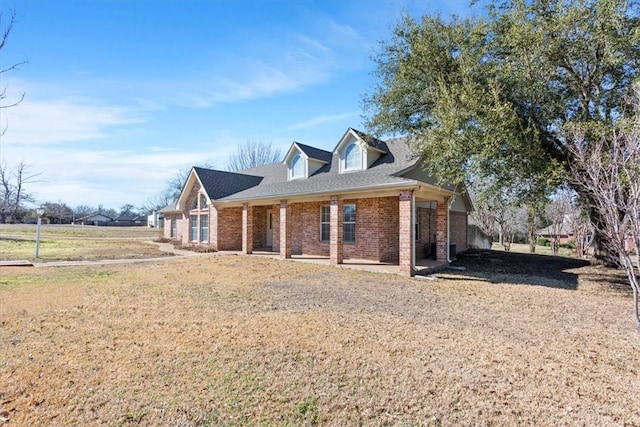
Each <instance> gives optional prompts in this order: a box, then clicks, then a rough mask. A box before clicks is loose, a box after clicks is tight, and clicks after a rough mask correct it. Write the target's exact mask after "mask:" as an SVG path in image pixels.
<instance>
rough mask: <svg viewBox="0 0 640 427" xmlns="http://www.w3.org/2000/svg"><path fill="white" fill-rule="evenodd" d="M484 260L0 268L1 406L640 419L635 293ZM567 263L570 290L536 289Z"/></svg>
mask: <svg viewBox="0 0 640 427" xmlns="http://www.w3.org/2000/svg"><path fill="white" fill-rule="evenodd" d="M489 256H492V255H491V254H489ZM500 258H502V256H500ZM459 259H460V258H459ZM502 259H503V258H502ZM503 261H504V259H503ZM525 261H527V259H526V258H525V259H522V260H520V262H525ZM460 262H462V259H461V261H460ZM489 262H490V261H489ZM474 263H475V264H474ZM494 264H495V263H493V264H488V263H487V262H485V260H482V259H477V262H476V258H473V257H472V258H470V259H469V260H468V262H466V261H465V265H466V266H467V268H468V269H467V271H465V272H464V274H466V275H467V276H468V278H464V277H456V274H457V273H456V272H450V273H451V274H449V273H448V274H446V275H444V276H445V277H446V278H444V277H443V278H442V279H439V280H437V281H424V280H420V279H405V278H401V277H399V276H393V275H385V274H373V273H364V272H358V271H352V270H346V269H336V268H331V267H322V266H317V265H309V264H302V263H293V262H280V261H276V260H270V259H265V258H258V257H241V256H211V255H202V256H200V257H198V258H197V259H181V260H172V261H171V262H163V263H153V264H143V265H142V264H140V265H127V266H108V267H95V268H94V267H83V268H63V269H57V268H56V269H47V270H46V271H44V270H40V269H29V270H28V271H25V270H24V269H7V270H3V273H4V272H5V271H7V272H8V273H7V275H3V277H2V278H0V416H2V417H4V418H8V419H9V422H8V425H74V424H83V425H87V424H108V425H134V424H136V425H137V424H143V425H248V424H251V425H363V424H364V425H518V424H521V425H532V424H542V425H551V424H553V425H558V424H560V425H563V424H564V425H568V424H571V425H575V424H577V425H640V415H639V414H638V412H637V408H638V407H640V393H637V392H638V390H640V382H639V376H638V372H637V370H636V368H635V367H634V364H633V363H629V362H630V361H633V360H635V359H636V358H637V354H638V352H639V351H640V337H638V336H637V334H636V333H635V331H634V326H633V322H632V321H631V318H630V310H631V301H630V299H629V297H628V295H626V294H624V293H620V292H611V290H610V289H609V287H608V285H607V284H606V283H605V282H604V281H599V280H593V279H594V276H593V275H592V274H591V273H592V270H591V269H590V267H581V266H579V265H575V264H572V265H562V264H553V262H552V263H551V264H548V265H545V264H542V265H541V264H539V260H538V259H534V260H531V262H530V264H529V265H526V266H525V265H521V268H519V269H517V270H512V267H511V266H510V265H508V266H505V265H501V266H500V268H502V269H503V271H502V272H501V273H500V274H503V275H504V276H501V277H502V278H501V279H500V280H492V279H491V277H490V275H491V273H492V272H493V269H492V267H491V265H494ZM498 264H499V263H498ZM551 269H553V270H555V271H556V273H550V272H549V270H551ZM523 271H527V272H528V274H527V275H530V276H532V277H533V278H532V279H529V280H525V279H524V276H526V275H525V274H523V273H522V272H523ZM561 273H564V274H561ZM565 274H570V275H572V277H576V279H575V282H576V285H573V284H569V285H567V286H558V285H557V284H554V285H552V286H541V284H543V283H545V281H553V282H554V283H556V282H559V281H562V280H564V279H566V278H568V276H566V275H565ZM509 277H512V279H511V280H510V279H509ZM469 278H471V279H473V280H469ZM527 281H530V282H532V284H533V286H531V285H526V282H527ZM570 282H573V279H571V280H570ZM38 296H43V297H44V298H45V299H46V300H47V301H49V302H50V303H43V302H39V299H38ZM54 301H55V303H54Z"/></svg>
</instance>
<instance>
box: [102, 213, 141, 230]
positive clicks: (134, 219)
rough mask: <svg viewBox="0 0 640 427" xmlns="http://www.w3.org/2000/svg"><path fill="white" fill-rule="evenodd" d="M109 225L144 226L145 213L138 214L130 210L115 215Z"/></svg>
mask: <svg viewBox="0 0 640 427" xmlns="http://www.w3.org/2000/svg"><path fill="white" fill-rule="evenodd" d="M109 225H113V226H116V227H133V226H146V225H147V217H146V216H145V215H138V214H135V213H132V212H129V213H126V212H125V213H121V214H120V215H118V216H117V217H115V218H114V219H113V222H112V223H111V224H109Z"/></svg>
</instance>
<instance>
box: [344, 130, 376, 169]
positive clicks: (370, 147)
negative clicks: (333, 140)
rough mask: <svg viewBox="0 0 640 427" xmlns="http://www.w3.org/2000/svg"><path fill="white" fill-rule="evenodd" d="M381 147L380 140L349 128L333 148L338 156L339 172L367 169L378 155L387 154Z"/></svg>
mask: <svg viewBox="0 0 640 427" xmlns="http://www.w3.org/2000/svg"><path fill="white" fill-rule="evenodd" d="M383 147H384V143H383V142H382V141H380V140H377V139H375V138H373V137H371V136H369V135H366V134H364V133H362V132H360V131H357V130H355V129H351V128H349V129H348V130H347V132H346V133H345V134H344V136H343V137H342V139H341V140H340V142H339V143H338V145H337V146H336V148H335V150H334V152H335V153H336V154H337V155H338V157H339V158H340V173H348V172H356V171H363V170H367V169H369V167H371V165H372V164H374V163H375V161H376V160H378V159H379V158H380V156H382V155H384V154H387V152H386V150H385V149H384V148H383Z"/></svg>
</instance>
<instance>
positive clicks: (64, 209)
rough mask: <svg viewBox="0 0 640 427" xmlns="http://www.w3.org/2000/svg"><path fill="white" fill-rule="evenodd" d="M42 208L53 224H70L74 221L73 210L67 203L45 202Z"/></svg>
mask: <svg viewBox="0 0 640 427" xmlns="http://www.w3.org/2000/svg"><path fill="white" fill-rule="evenodd" d="M42 207H43V208H44V216H46V217H47V218H49V221H51V224H69V223H71V221H72V220H73V210H72V209H71V208H70V207H69V206H67V204H66V203H62V202H58V203H55V202H45V203H43V204H42Z"/></svg>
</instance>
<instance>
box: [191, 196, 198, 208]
mask: <svg viewBox="0 0 640 427" xmlns="http://www.w3.org/2000/svg"><path fill="white" fill-rule="evenodd" d="M191 209H198V197H194V198H193V199H192V200H191Z"/></svg>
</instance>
